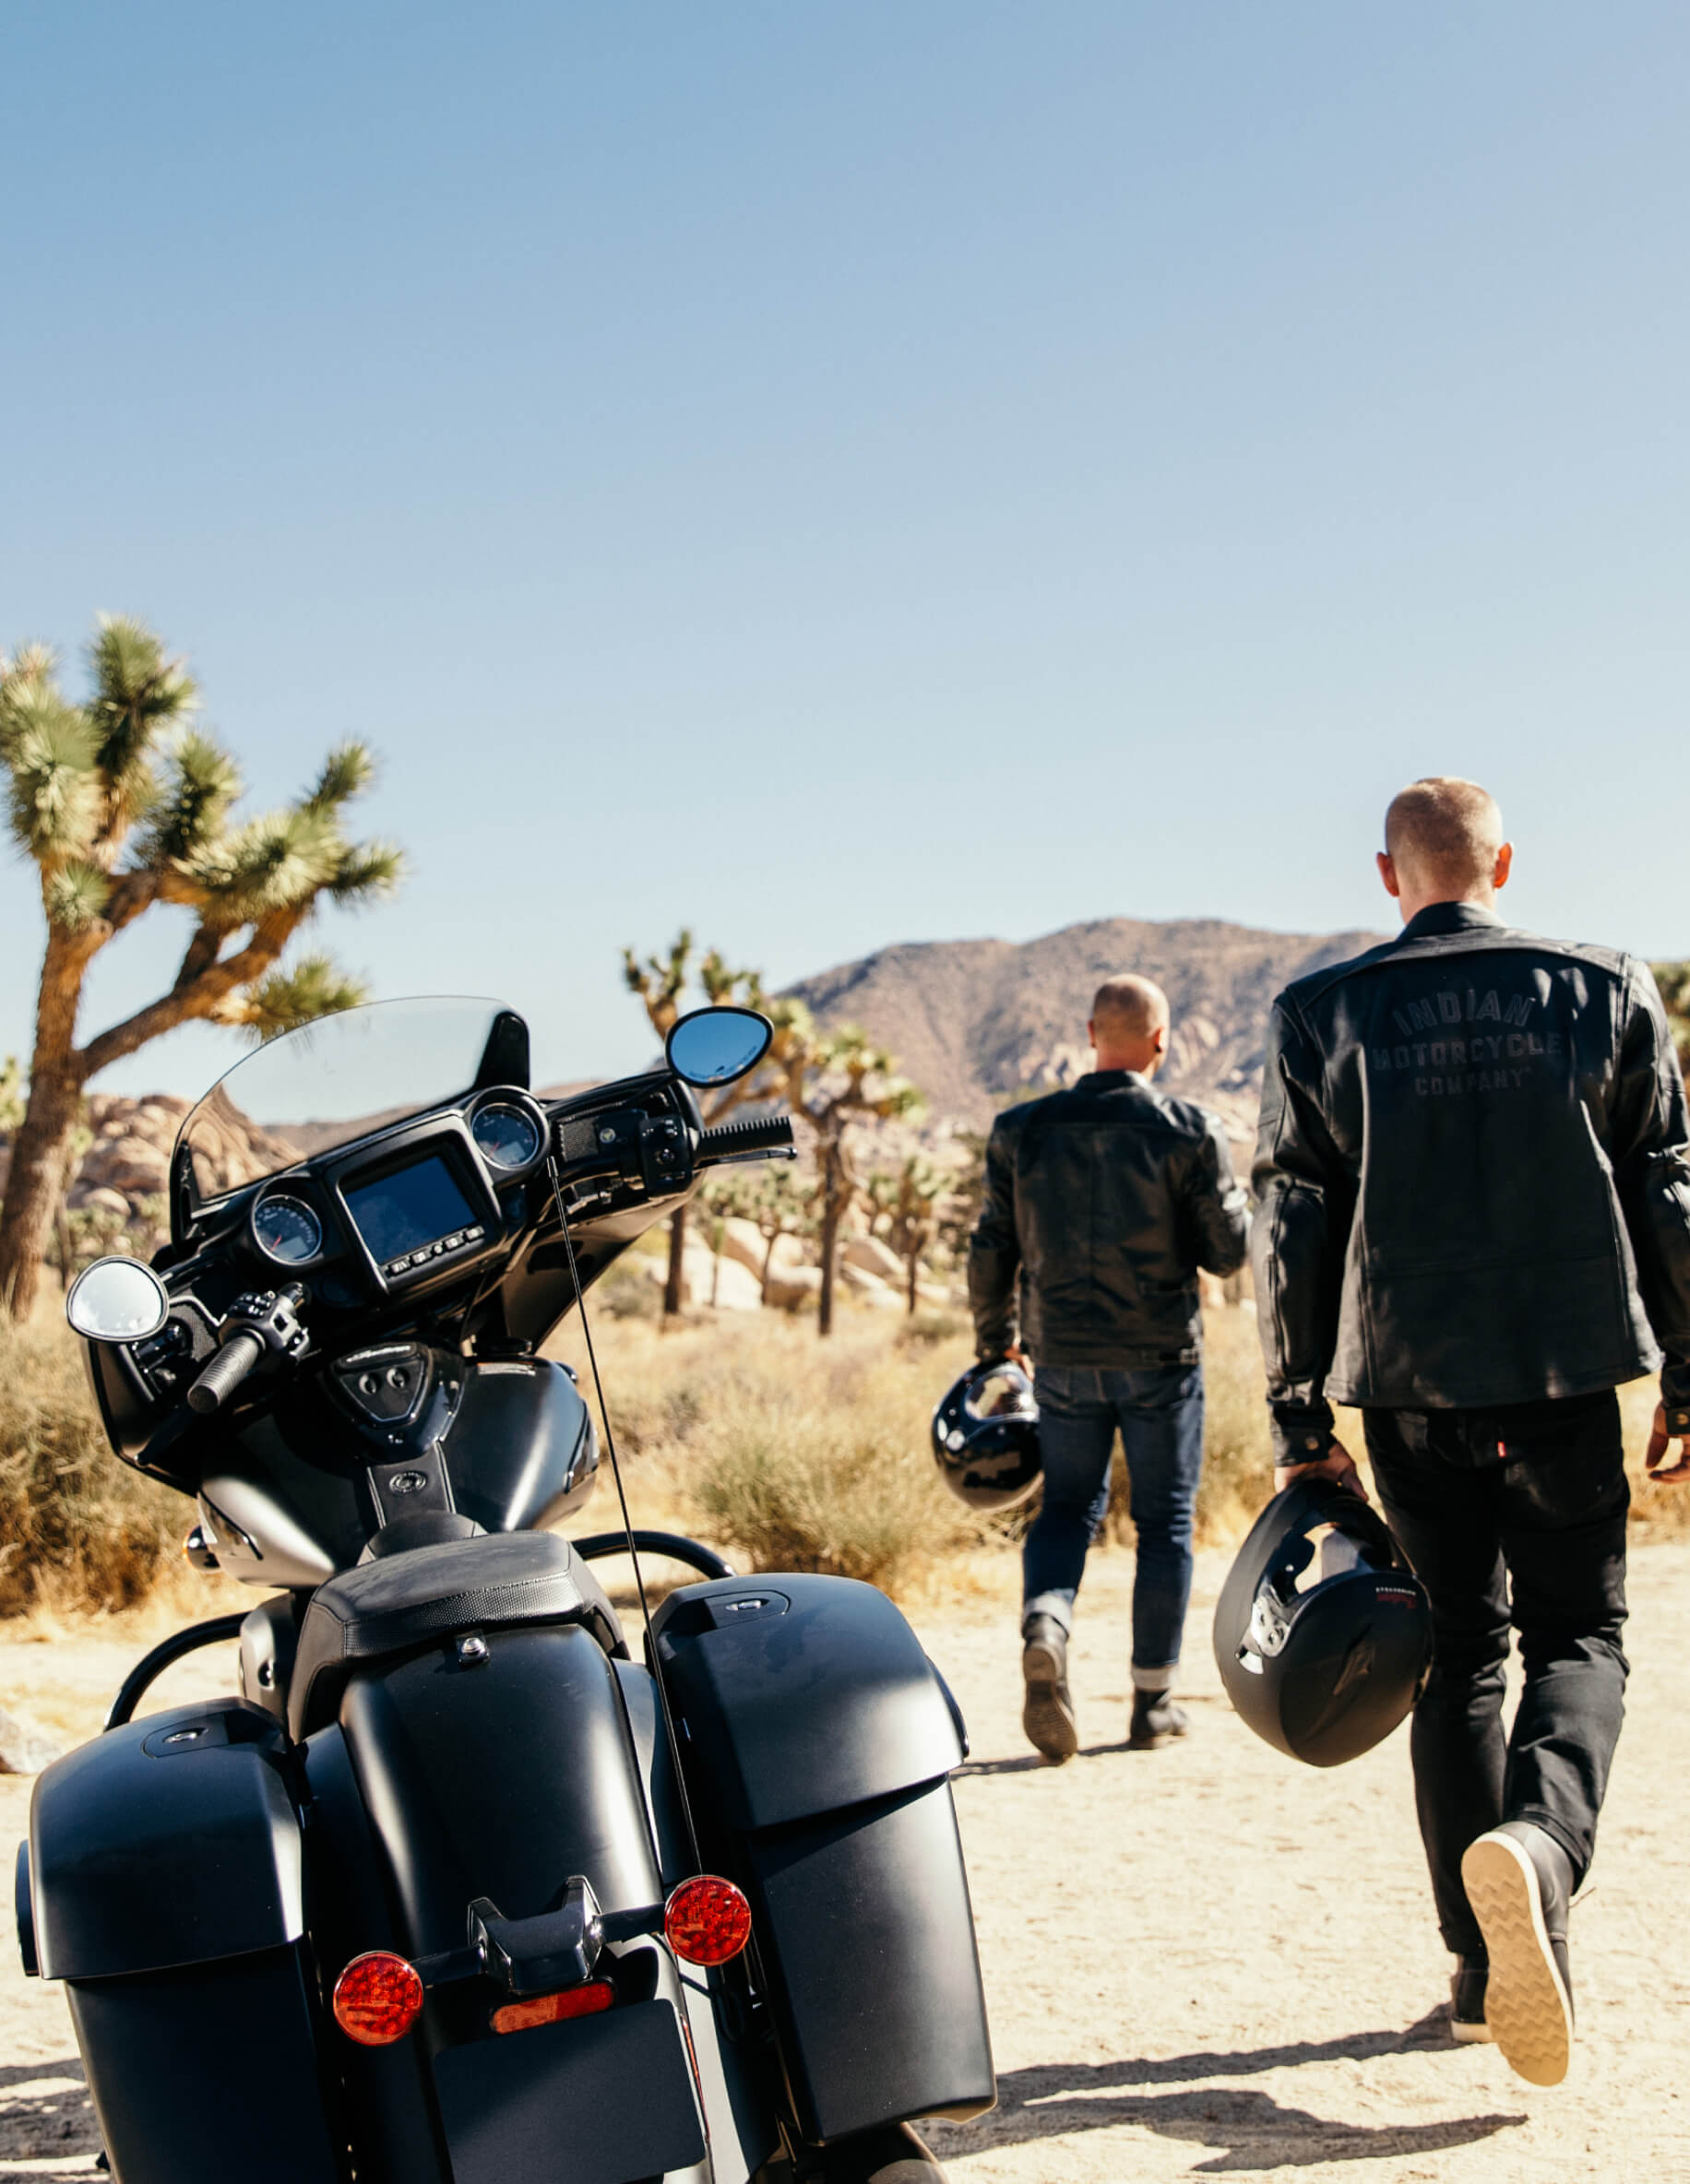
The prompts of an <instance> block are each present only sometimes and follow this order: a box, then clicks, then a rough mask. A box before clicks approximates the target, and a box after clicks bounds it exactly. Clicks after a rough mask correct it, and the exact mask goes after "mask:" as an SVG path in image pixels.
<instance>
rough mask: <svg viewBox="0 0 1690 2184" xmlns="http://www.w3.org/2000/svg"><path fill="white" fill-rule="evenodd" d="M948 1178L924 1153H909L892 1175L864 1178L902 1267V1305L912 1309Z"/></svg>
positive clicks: (881, 1173) (875, 1216) (872, 1202)
mask: <svg viewBox="0 0 1690 2184" xmlns="http://www.w3.org/2000/svg"><path fill="white" fill-rule="evenodd" d="M951 1182H952V1178H951V1177H950V1176H948V1175H947V1174H946V1172H945V1170H944V1169H942V1168H935V1167H934V1163H933V1162H932V1161H931V1160H930V1159H928V1157H927V1156H926V1155H925V1154H924V1153H911V1154H910V1157H909V1158H908V1159H907V1160H906V1161H905V1162H904V1164H903V1166H902V1168H900V1169H899V1171H898V1173H897V1174H896V1175H887V1174H886V1173H885V1172H884V1171H882V1172H877V1173H875V1174H874V1175H872V1176H870V1177H869V1179H868V1183H867V1185H866V1195H867V1197H868V1201H869V1204H870V1206H871V1207H872V1208H873V1214H872V1216H871V1223H870V1226H871V1230H872V1229H873V1226H874V1223H875V1220H878V1219H883V1220H884V1221H885V1222H886V1224H887V1242H888V1243H889V1244H890V1245H891V1247H892V1249H893V1250H894V1251H895V1252H897V1253H898V1255H899V1258H900V1259H901V1260H902V1261H903V1262H904V1267H905V1280H906V1288H905V1303H906V1309H907V1310H908V1311H910V1312H914V1310H915V1304H916V1283H917V1281H918V1279H919V1278H920V1274H921V1264H922V1252H925V1251H926V1249H927V1247H928V1246H929V1244H931V1243H932V1241H933V1240H934V1231H935V1229H936V1227H937V1222H938V1205H939V1201H940V1199H941V1198H943V1197H944V1196H945V1194H946V1192H947V1191H949V1189H950V1187H951Z"/></svg>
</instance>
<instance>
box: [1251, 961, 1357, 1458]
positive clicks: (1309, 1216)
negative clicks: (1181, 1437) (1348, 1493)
mask: <svg viewBox="0 0 1690 2184" xmlns="http://www.w3.org/2000/svg"><path fill="white" fill-rule="evenodd" d="M1322 1074H1323V1073H1322V1068H1321V1058H1320V1053H1319V1050H1318V1049H1317V1048H1316V1046H1315V1041H1314V1040H1313V1039H1312V1038H1311V1037H1310V1035H1309V1031H1308V1028H1307V1026H1306V1025H1305V1024H1304V1022H1303V1018H1302V1016H1301V1015H1300V1014H1299V1013H1298V1012H1297V1010H1296V1008H1295V1004H1294V1003H1291V1002H1290V1001H1289V1000H1288V999H1287V997H1286V996H1285V995H1284V994H1281V995H1280V996H1279V1000H1278V1001H1277V1002H1276V1003H1274V1007H1273V1015H1272V1018H1271V1020H1270V1022H1269V1024H1268V1055H1267V1064H1266V1068H1265V1069H1264V1072H1263V1076H1262V1112H1261V1123H1260V1128H1259V1130H1258V1133H1257V1136H1256V1167H1255V1169H1254V1171H1253V1176H1252V1181H1254V1183H1255V1185H1256V1202H1257V1204H1256V1223H1255V1229H1254V1232H1253V1235H1252V1239H1251V1264H1252V1270H1253V1272H1254V1275H1255V1277H1256V1328H1257V1331H1258V1333H1259V1334H1260V1336H1261V1343H1262V1357H1263V1359H1264V1361H1265V1363H1266V1365H1267V1368H1268V1412H1269V1421H1270V1424H1271V1427H1272V1434H1273V1447H1274V1461H1275V1462H1276V1463H1279V1464H1297V1463H1304V1464H1306V1463H1312V1462H1314V1461H1315V1459H1317V1458H1318V1457H1320V1456H1322V1455H1324V1454H1326V1450H1327V1442H1329V1441H1330V1439H1331V1434H1332V1407H1331V1405H1330V1404H1329V1403H1327V1398H1326V1380H1327V1371H1329V1370H1330V1367H1331V1363H1332V1352H1333V1349H1334V1347H1335V1346H1336V1343H1337V1340H1338V1315H1339V1299H1340V1295H1341V1288H1342V1280H1343V1267H1344V1250H1345V1246H1346V1244H1347V1242H1348V1240H1349V1234H1350V1220H1351V1209H1352V1205H1353V1192H1352V1189H1351V1183H1350V1179H1349V1177H1348V1175H1347V1174H1346V1172H1345V1169H1344V1166H1343V1163H1342V1161H1341V1159H1340V1158H1339V1154H1338V1149H1337V1147H1336V1146H1335V1145H1333V1143H1332V1138H1331V1134H1330V1133H1329V1131H1328V1130H1327V1124H1326V1122H1325V1119H1324V1116H1323V1113H1322V1108H1321V1098H1320V1094H1321V1086H1322Z"/></svg>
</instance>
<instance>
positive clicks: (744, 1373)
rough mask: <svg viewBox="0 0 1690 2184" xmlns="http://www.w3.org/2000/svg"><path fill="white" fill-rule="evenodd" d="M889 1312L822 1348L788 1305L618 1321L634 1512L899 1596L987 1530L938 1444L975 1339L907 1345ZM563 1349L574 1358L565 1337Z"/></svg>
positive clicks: (619, 1411)
mask: <svg viewBox="0 0 1690 2184" xmlns="http://www.w3.org/2000/svg"><path fill="white" fill-rule="evenodd" d="M890 1318H891V1315H890V1314H889V1313H887V1314H882V1313H880V1312H866V1311H865V1312H861V1313H856V1312H851V1310H850V1309H849V1308H847V1309H845V1310H843V1311H842V1312H841V1313H840V1318H839V1325H838V1327H837V1329H836V1332H835V1334H834V1335H833V1336H832V1337H831V1338H830V1339H829V1340H828V1341H827V1343H825V1344H824V1343H821V1342H819V1341H818V1340H817V1339H816V1336H815V1332H814V1330H812V1329H810V1328H807V1327H804V1326H802V1325H795V1324H794V1323H792V1322H791V1320H790V1319H789V1318H788V1316H787V1315H786V1314H785V1313H783V1312H782V1313H777V1312H764V1313H757V1314H745V1315H744V1316H740V1315H735V1316H734V1317H733V1319H732V1321H730V1322H726V1323H718V1324H717V1325H714V1326H711V1327H691V1326H687V1327H682V1328H679V1329H672V1330H671V1331H669V1332H668V1333H662V1334H660V1333H659V1332H658V1331H657V1330H656V1329H654V1328H649V1327H646V1326H640V1325H635V1324H632V1323H620V1324H618V1325H616V1326H615V1327H613V1328H607V1329H606V1330H605V1331H604V1333H603V1335H602V1336H601V1344H600V1348H601V1364H602V1366H603V1369H604V1376H605V1386H606V1395H607V1399H608V1401H609V1405H610V1410H611V1417H612V1421H613V1425H614V1428H615V1432H616V1442H617V1446H618V1448H619V1449H620V1450H621V1452H622V1454H623V1455H624V1456H625V1458H626V1459H628V1470H629V1491H630V1498H631V1500H632V1502H633V1503H634V1505H635V1509H636V1514H637V1521H639V1522H652V1521H654V1520H655V1517H656V1515H657V1513H658V1511H659V1510H660V1509H667V1510H669V1511H670V1512H671V1513H672V1514H673V1515H675V1516H678V1517H679V1518H680V1519H681V1520H682V1521H684V1522H686V1523H688V1524H691V1525H694V1526H695V1527H696V1529H697V1530H699V1531H700V1532H702V1533H703V1534H704V1535H705V1536H706V1537H708V1538H711V1539H713V1540H716V1541H717V1542H719V1543H720V1545H721V1546H722V1547H724V1548H726V1549H728V1551H729V1552H730V1553H732V1555H733V1557H734V1559H735V1561H741V1562H744V1563H745V1564H747V1565H749V1566H750V1567H752V1568H756V1569H763V1570H770V1569H786V1570H820V1571H827V1572H832V1573H836V1574H838V1575H840V1576H846V1577H862V1578H867V1579H870V1580H872V1581H873V1582H874V1583H875V1584H878V1585H886V1586H887V1587H888V1588H891V1589H897V1588H898V1587H899V1585H904V1584H906V1583H908V1582H909V1581H910V1579H911V1578H912V1577H913V1576H914V1575H915V1574H916V1573H918V1571H920V1570H921V1569H922V1567H923V1566H924V1565H926V1564H927V1563H929V1562H931V1561H933V1560H934V1558H937V1557H942V1556H945V1555H947V1554H950V1553H952V1552H954V1551H955V1550H956V1549H958V1548H960V1547H966V1546H969V1545H971V1544H973V1543H975V1542H977V1541H978V1540H980V1539H981V1538H982V1537H985V1536H986V1535H985V1534H984V1533H983V1532H982V1527H981V1526H979V1525H977V1524H975V1523H974V1522H973V1521H972V1520H971V1519H970V1516H969V1514H968V1513H967V1511H965V1510H964V1509H962V1508H961V1506H960V1505H959V1504H958V1502H955V1501H954V1500H953V1499H952V1498H951V1496H950V1495H948V1494H947V1493H946V1491H945V1489H944V1487H943V1486H942V1485H941V1484H940V1481H939V1478H938V1474H937V1472H936V1471H935V1469H934V1463H933V1458H932V1454H931V1453H930V1450H929V1444H928V1420H929V1418H930V1416H931V1413H932V1410H933V1406H934V1402H935V1400H936V1399H937V1397H938V1395H939V1394H940V1393H941V1392H942V1391H943V1389H944V1388H945V1386H946V1384H947V1383H948V1381H949V1380H951V1379H953V1378H954V1377H955V1376H956V1374H957V1373H958V1371H961V1369H962V1366H963V1364H964V1363H965V1362H966V1359H967V1357H968V1355H969V1352H970V1345H968V1344H966V1343H964V1342H962V1341H960V1340H958V1341H957V1342H956V1345H955V1349H956V1355H955V1357H954V1359H953V1358H950V1357H946V1356H945V1355H943V1354H942V1352H941V1350H940V1349H939V1347H938V1346H936V1345H921V1346H917V1347H914V1348H905V1347H901V1346H900V1345H899V1344H898V1343H897V1342H896V1341H894V1340H892V1339H889V1337H890V1336H891V1335H892V1332H893V1330H892V1329H890V1328H888V1326H887V1321H888V1320H889V1319H890ZM557 1347H558V1348H559V1351H560V1354H566V1355H568V1356H570V1357H571V1358H574V1357H575V1355H576V1347H575V1344H574V1342H573V1341H572V1340H570V1339H569V1338H568V1337H565V1340H564V1341H563V1342H562V1343H560V1344H559V1345H558V1346H557ZM642 1511H643V1512H645V1513H643V1514H642V1513H641V1512H642Z"/></svg>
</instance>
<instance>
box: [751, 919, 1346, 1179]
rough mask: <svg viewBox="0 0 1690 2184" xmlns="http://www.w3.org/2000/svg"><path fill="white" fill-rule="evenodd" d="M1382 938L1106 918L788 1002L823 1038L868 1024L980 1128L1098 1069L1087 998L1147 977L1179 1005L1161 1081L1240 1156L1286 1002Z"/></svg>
mask: <svg viewBox="0 0 1690 2184" xmlns="http://www.w3.org/2000/svg"><path fill="white" fill-rule="evenodd" d="M1383 937H1384V936H1383V935H1382V934H1379V933H1376V932H1337V933H1326V934H1315V933H1290V932H1262V931H1259V930H1257V929H1256V928H1254V927H1251V926H1245V925H1231V924H1227V923H1224V922H1223V921H1221V920H1218V919H1208V918H1186V919H1175V920H1169V921H1166V922H1156V921H1153V920H1146V919H1135V918H1103V919H1098V920H1092V921H1091V922H1089V923H1086V924H1080V925H1067V926H1064V927H1063V928H1062V929H1061V930H1060V931H1058V932H1050V933H1045V934H1042V935H1041V937H1040V938H1039V939H1037V940H1031V941H1024V942H1015V941H1000V940H978V941H917V942H905V943H901V944H898V945H896V946H893V947H889V948H880V949H877V950H876V951H875V954H874V955H864V956H862V957H860V958H859V959H858V960H857V961H856V962H854V963H847V964H841V965H839V967H837V968H835V969H833V970H827V971H822V972H820V973H819V974H818V975H817V976H815V978H811V979H803V980H801V981H800V982H799V983H798V984H797V985H795V986H793V987H791V988H790V989H789V991H791V993H792V994H793V995H795V996H796V997H797V998H798V999H800V1000H802V1001H803V1002H804V1003H806V1005H807V1006H808V1007H809V1008H810V1009H811V1010H812V1011H813V1012H814V1013H815V1015H816V1016H817V1018H818V1019H819V1020H820V1021H821V1022H822V1023H823V1024H825V1025H827V1026H829V1027H838V1026H839V1025H843V1024H859V1025H861V1026H862V1027H863V1029H865V1030H866V1031H867V1032H869V1033H870V1035H871V1036H872V1037H873V1038H874V1039H876V1040H878V1041H879V1042H880V1043H881V1044H882V1045H883V1046H886V1047H889V1048H890V1049H891V1050H892V1052H893V1053H895V1054H896V1055H897V1056H898V1059H899V1064H900V1065H901V1067H902V1068H903V1070H904V1071H905V1073H906V1074H908V1075H909V1076H910V1078H911V1079H913V1081H914V1082H915V1083H916V1084H917V1085H919V1086H921V1087H922V1091H923V1092H925V1093H926V1095H927V1098H928V1100H929V1102H930V1110H929V1111H930V1113H931V1115H932V1116H933V1117H934V1119H935V1120H946V1121H951V1122H961V1123H965V1124H967V1125H968V1126H969V1127H971V1128H974V1129H980V1128H983V1127H984V1126H985V1124H986V1123H987V1122H989V1121H990V1119H991V1117H992V1115H993V1114H994V1112H995V1111H996V1110H997V1109H998V1108H1000V1107H1002V1106H1003V1105H1004V1104H1005V1103H1006V1100H1008V1099H1009V1098H1013V1097H1014V1096H1015V1095H1016V1094H1018V1093H1031V1092H1035V1091H1046V1090H1054V1089H1055V1088H1056V1087H1057V1086H1060V1085H1065V1084H1070V1083H1072V1082H1073V1080H1074V1079H1075V1078H1076V1077H1077V1076H1079V1075H1082V1074H1084V1072H1085V1071H1086V1070H1087V1069H1089V1067H1090V1054H1089V1049H1088V1047H1087V1044H1086V1019H1087V1016H1088V1015H1089V1010H1090V1003H1091V996H1092V994H1093V992H1094V991H1096V989H1097V987H1098V986H1099V984H1100V983H1101V981H1102V979H1105V978H1107V977H1109V976H1110V975H1112V974H1113V973H1115V972H1120V971H1137V972H1138V973H1140V974H1141V975H1142V976H1144V977H1146V978H1150V979H1155V980H1156V982H1157V983H1158V984H1159V985H1160V986H1161V987H1162V988H1163V989H1164V990H1165V991H1166V992H1167V995H1168V999H1169V1002H1170V1003H1171V1004H1172V1013H1173V1024H1172V1035H1171V1038H1170V1041H1169V1059H1168V1062H1167V1065H1166V1067H1165V1068H1164V1070H1163V1072H1162V1074H1161V1075H1160V1077H1159V1079H1158V1083H1159V1084H1160V1085H1162V1086H1165V1088H1166V1089H1167V1090H1168V1091H1170V1092H1175V1093H1178V1094H1179V1095H1181V1097H1183V1098H1188V1099H1200V1100H1202V1101H1203V1102H1204V1103H1205V1104H1206V1105H1207V1106H1209V1107H1212V1108H1215V1109H1216V1110H1218V1111H1219V1112H1220V1115H1221V1116H1222V1117H1223V1119H1224V1120H1225V1122H1226V1124H1227V1129H1228V1132H1229V1134H1231V1135H1232V1137H1234V1138H1236V1139H1238V1140H1239V1141H1241V1142H1244V1141H1247V1140H1249V1139H1250V1138H1251V1137H1252V1136H1253V1135H1254V1133H1255V1127H1256V1103H1257V1101H1258V1099H1259V1098H1260V1096H1261V1082H1262V1056H1263V1042H1264V1039H1265V1036H1266V1031H1267V1025H1268V1010H1269V1008H1270V1007H1271V1006H1272V1003H1273V998H1274V996H1275V994H1276V993H1278V992H1279V990H1280V988H1281V987H1283V986H1286V985H1289V984H1290V983H1291V980H1292V979H1297V978H1301V977H1303V975H1304V973H1306V972H1308V971H1313V970H1318V969H1320V968H1321V967H1323V966H1324V965H1326V964H1328V963H1341V962H1342V961H1344V960H1345V958H1346V957H1348V956H1351V955H1359V954H1361V952H1362V951H1363V949H1366V948H1370V947H1373V946H1375V944H1377V943H1378V942H1379V940H1380V939H1382V938H1383Z"/></svg>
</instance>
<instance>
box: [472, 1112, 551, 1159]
mask: <svg viewBox="0 0 1690 2184" xmlns="http://www.w3.org/2000/svg"><path fill="white" fill-rule="evenodd" d="M470 1134H472V1136H473V1137H474V1139H475V1142H476V1144H477V1145H480V1147H481V1148H482V1152H483V1153H484V1154H485V1155H486V1156H487V1157H488V1159H489V1160H490V1161H491V1162H492V1163H493V1165H494V1168H526V1167H527V1166H528V1164H529V1162H530V1160H531V1159H532V1158H533V1157H534V1156H535V1154H536V1153H537V1152H539V1150H540V1128H539V1125H538V1124H537V1123H536V1122H535V1121H534V1118H533V1116H532V1115H530V1114H527V1113H525V1112H524V1110H522V1109H521V1108H519V1107H510V1106H508V1105H506V1103H504V1102H503V1101H501V1102H499V1103H498V1104H496V1105H494V1106H493V1107H484V1108H482V1110H481V1112H480V1113H479V1114H478V1115H477V1116H476V1118H475V1120H474V1122H472V1123H471V1124H470Z"/></svg>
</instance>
